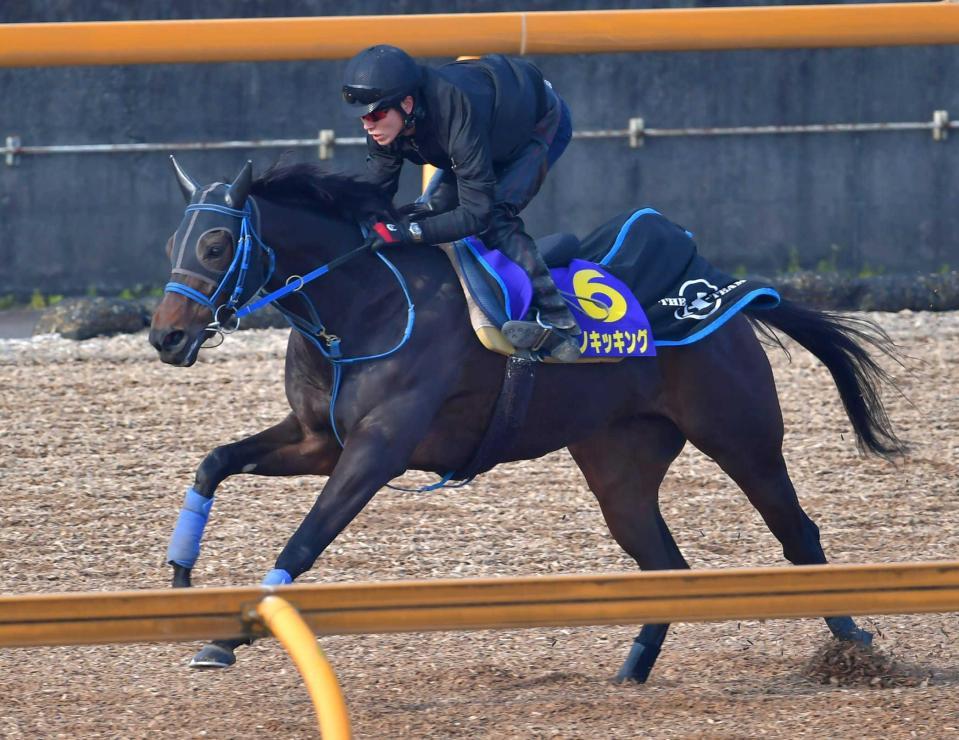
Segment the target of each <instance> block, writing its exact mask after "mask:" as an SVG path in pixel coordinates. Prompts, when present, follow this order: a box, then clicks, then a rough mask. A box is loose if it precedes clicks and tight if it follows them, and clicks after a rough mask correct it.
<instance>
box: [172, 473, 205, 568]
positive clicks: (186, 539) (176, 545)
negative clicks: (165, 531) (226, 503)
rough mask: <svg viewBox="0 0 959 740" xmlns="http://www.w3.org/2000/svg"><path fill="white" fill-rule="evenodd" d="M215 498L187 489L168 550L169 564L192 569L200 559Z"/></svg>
mask: <svg viewBox="0 0 959 740" xmlns="http://www.w3.org/2000/svg"><path fill="white" fill-rule="evenodd" d="M212 506H213V498H212V497H211V498H207V497H206V496H202V495H200V494H199V493H197V492H196V490H195V489H194V488H192V487H191V488H189V489H187V492H186V496H185V497H184V499H183V508H182V509H180V516H179V517H178V518H177V521H176V527H175V528H174V530H173V535H172V536H171V537H170V546H169V547H168V548H167V553H166V559H167V562H168V563H176V564H177V565H182V566H183V567H184V568H192V567H193V566H194V565H195V564H196V560H197V558H198V557H200V540H201V539H202V538H203V529H204V527H206V520H207V519H208V518H209V516H210V509H211V508H212Z"/></svg>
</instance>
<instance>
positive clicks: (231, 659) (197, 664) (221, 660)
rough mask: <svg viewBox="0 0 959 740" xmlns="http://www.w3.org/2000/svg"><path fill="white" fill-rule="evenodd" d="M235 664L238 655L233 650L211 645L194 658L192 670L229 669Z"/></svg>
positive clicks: (191, 664) (206, 646)
mask: <svg viewBox="0 0 959 740" xmlns="http://www.w3.org/2000/svg"><path fill="white" fill-rule="evenodd" d="M234 663H236V655H235V654H234V653H233V651H232V650H230V649H228V648H225V647H220V646H219V645H214V644H213V643H210V644H209V645H204V646H203V649H202V650H200V652H198V653H197V654H196V655H194V656H193V659H192V660H191V661H190V668H229V667H230V666H231V665H233V664H234Z"/></svg>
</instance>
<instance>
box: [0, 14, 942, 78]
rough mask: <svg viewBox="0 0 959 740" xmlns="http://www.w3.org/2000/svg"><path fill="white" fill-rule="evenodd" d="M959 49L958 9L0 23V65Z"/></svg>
mask: <svg viewBox="0 0 959 740" xmlns="http://www.w3.org/2000/svg"><path fill="white" fill-rule="evenodd" d="M397 39H402V40H403V46H404V48H406V49H407V50H408V51H409V52H410V53H412V54H414V55H416V56H451V57H452V56H458V55H461V54H486V53H491V52H501V53H506V54H581V53H600V52H622V51H633V52H635V51H694V50H707V49H773V48H801V47H807V48H808V47H833V46H840V47H845V46H901V45H908V44H955V43H959V4H955V3H945V2H919V3H891V4H861V5H806V6H779V7H747V8H686V9H653V10H604V11H555V12H554V11H550V12H533V13H525V12H511V13H470V14H436V15H405V16H338V17H323V18H240V19H216V20H177V21H121V22H95V23H13V24H0V67H4V66H6V67H27V66H58V65H75V64H151V63H170V62H234V61H267V60H292V59H343V58H347V57H350V56H352V55H353V54H355V53H356V52H357V51H359V50H360V49H362V48H364V47H365V46H368V45H370V44H375V43H391V42H393V43H395V42H396V40H397Z"/></svg>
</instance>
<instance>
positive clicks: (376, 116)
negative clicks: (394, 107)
mask: <svg viewBox="0 0 959 740" xmlns="http://www.w3.org/2000/svg"><path fill="white" fill-rule="evenodd" d="M389 112H390V109H389V108H377V109H376V110H374V111H370V112H369V113H367V114H366V115H365V116H360V118H361V119H363V120H364V121H366V122H367V123H376V122H377V121H382V120H383V119H384V118H386V114H387V113H389Z"/></svg>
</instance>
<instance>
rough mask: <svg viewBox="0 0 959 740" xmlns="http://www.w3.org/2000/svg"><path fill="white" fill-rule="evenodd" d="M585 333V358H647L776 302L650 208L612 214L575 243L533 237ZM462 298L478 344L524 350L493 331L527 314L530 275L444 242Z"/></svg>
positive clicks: (492, 255)
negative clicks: (742, 313)
mask: <svg viewBox="0 0 959 740" xmlns="http://www.w3.org/2000/svg"><path fill="white" fill-rule="evenodd" d="M536 244H537V247H538V248H539V250H540V253H541V254H542V255H543V258H544V260H545V261H546V264H547V265H548V266H549V267H550V273H551V275H552V276H553V279H554V280H555V281H556V285H557V287H558V288H559V290H560V292H561V293H562V294H563V295H564V297H565V298H566V300H567V302H568V303H569V304H570V308H571V309H572V311H573V315H574V316H575V317H576V319H577V321H578V322H579V324H580V328H581V329H582V332H583V333H582V335H581V336H582V345H581V351H582V354H583V357H582V360H581V361H587V362H590V361H591V362H596V361H607V362H608V361H618V360H622V359H624V358H626V357H649V356H653V355H655V354H656V348H657V347H669V346H677V345H684V344H692V343H693V342H697V341H699V340H700V339H703V338H704V337H706V336H708V335H709V334H711V333H712V332H713V331H715V330H716V329H718V328H719V327H721V326H722V325H723V324H724V323H726V322H727V321H728V320H729V319H730V318H731V317H732V316H734V315H735V314H736V313H738V312H739V311H741V310H742V309H743V308H745V307H746V306H750V305H751V306H752V307H753V308H775V307H776V306H777V305H779V300H780V298H779V294H778V292H777V291H776V290H775V288H773V287H771V286H769V285H765V284H762V283H757V282H756V281H754V280H746V279H734V278H732V277H730V276H729V275H727V274H726V273H724V272H722V271H720V270H718V269H716V268H715V267H713V266H712V265H711V264H710V263H709V262H707V261H706V260H705V259H703V258H702V257H701V256H700V255H699V254H698V252H697V249H696V243H695V242H694V241H693V237H692V234H691V233H690V232H688V231H687V230H686V229H684V228H683V227H681V226H679V225H677V224H674V223H673V222H671V221H669V220H668V219H667V218H665V217H664V216H663V215H662V214H660V213H659V212H658V211H655V210H653V209H652V208H642V209H640V210H637V211H630V212H627V213H624V214H620V215H619V216H617V217H615V218H613V219H611V220H610V221H609V222H608V223H606V224H604V225H603V226H601V227H599V228H598V229H596V230H595V231H593V232H592V233H591V234H590V235H589V236H587V237H586V238H585V239H583V240H582V242H580V240H579V239H577V238H576V237H575V236H574V235H572V234H552V235H550V236H547V237H545V238H542V239H538V240H537V241H536ZM440 248H441V249H443V251H444V252H445V253H446V254H447V256H448V257H449V259H450V261H451V262H452V264H453V268H454V269H455V271H456V274H457V276H458V277H459V280H460V283H461V284H462V286H463V290H464V292H465V294H466V297H467V302H468V305H469V314H470V321H471V323H472V325H473V329H474V331H475V332H476V335H477V337H478V338H479V340H480V342H482V344H483V345H484V346H485V347H486V348H487V349H490V350H493V351H495V352H499V353H501V354H505V355H514V354H516V355H523V354H524V350H517V349H516V348H514V347H513V345H512V344H511V343H510V342H509V341H508V340H507V339H506V337H504V336H503V334H502V333H501V332H500V331H499V329H500V327H501V326H502V325H503V324H504V323H505V322H506V321H508V320H510V319H523V318H527V317H528V316H527V314H528V312H529V309H530V304H531V299H532V287H531V285H530V282H529V278H528V276H527V275H526V273H525V272H524V271H523V270H522V269H521V268H520V267H519V266H518V265H516V264H515V263H514V262H512V261H511V260H509V259H508V258H507V257H506V256H505V255H503V254H502V253H501V252H499V251H498V250H494V249H488V248H487V247H486V246H485V245H484V244H483V242H482V241H481V240H479V239H477V238H476V237H468V238H467V239H462V240H459V241H456V242H452V243H448V244H442V245H440Z"/></svg>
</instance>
